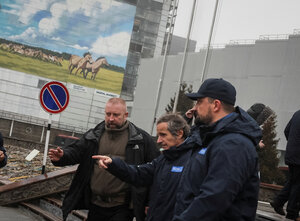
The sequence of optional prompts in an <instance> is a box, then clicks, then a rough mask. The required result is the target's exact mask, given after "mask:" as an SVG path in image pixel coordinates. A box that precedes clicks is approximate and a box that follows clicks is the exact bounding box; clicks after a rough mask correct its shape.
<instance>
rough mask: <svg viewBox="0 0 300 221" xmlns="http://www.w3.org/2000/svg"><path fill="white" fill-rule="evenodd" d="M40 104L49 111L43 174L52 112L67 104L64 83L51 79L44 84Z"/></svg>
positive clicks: (63, 107)
mask: <svg viewBox="0 0 300 221" xmlns="http://www.w3.org/2000/svg"><path fill="white" fill-rule="evenodd" d="M40 104H41V106H42V108H43V109H44V110H45V111H46V112H48V113H49V120H48V127H47V133H46V140H45V149H44V158H43V167H42V174H44V173H45V168H46V160H47V154H48V145H49V138H50V129H51V117H52V114H58V113H60V112H62V111H63V110H65V109H66V107H67V106H68V104H69V92H68V90H67V88H66V87H65V85H63V84H62V83H60V82H57V81H51V82H49V83H47V84H45V85H44V86H43V87H42V89H41V92H40Z"/></svg>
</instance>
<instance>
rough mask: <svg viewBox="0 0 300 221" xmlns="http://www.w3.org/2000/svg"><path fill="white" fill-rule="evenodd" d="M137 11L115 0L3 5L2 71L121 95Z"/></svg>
mask: <svg viewBox="0 0 300 221" xmlns="http://www.w3.org/2000/svg"><path fill="white" fill-rule="evenodd" d="M135 10H136V8H135V6H132V5H129V4H127V3H124V2H122V1H114V0H27V1H24V0H3V1H1V3H0V67H3V68H6V69H11V70H15V71H18V72H24V73H27V74H31V75H35V76H40V77H43V78H47V79H53V80H57V81H64V82H69V83H72V84H76V85H82V86H84V87H89V88H96V89H99V90H103V91H108V92H112V93H116V94H120V92H121V87H122V82H123V76H124V71H125V66H126V60H127V54H128V48H129V42H130V38H131V31H132V27H133V22H134V16H135Z"/></svg>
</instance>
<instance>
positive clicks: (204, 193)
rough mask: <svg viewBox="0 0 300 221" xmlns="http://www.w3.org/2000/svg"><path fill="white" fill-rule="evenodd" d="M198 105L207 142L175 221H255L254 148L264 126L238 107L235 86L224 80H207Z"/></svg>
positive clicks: (191, 168)
mask: <svg viewBox="0 0 300 221" xmlns="http://www.w3.org/2000/svg"><path fill="white" fill-rule="evenodd" d="M187 96H188V97H189V98H191V99H193V100H196V101H197V103H196V104H195V107H194V109H195V110H196V111H197V118H198V119H197V120H198V121H199V122H201V124H200V123H199V124H197V125H196V127H197V129H198V130H199V133H200V136H201V139H202V146H201V149H200V150H199V151H197V152H195V153H194V154H193V156H192V158H191V160H190V163H189V165H188V168H186V169H185V170H184V173H183V174H182V177H181V182H182V183H181V184H180V187H179V188H178V193H177V202H176V207H175V211H174V213H175V216H174V218H173V221H195V220H201V221H218V220H220V221H223V220H227V221H253V220H255V214H256V208H257V201H258V191H259V176H258V157H257V153H256V150H255V146H256V145H257V144H258V142H259V141H260V140H261V137H262V134H261V129H260V128H259V126H258V125H257V123H256V122H255V121H254V120H253V119H252V118H251V117H250V116H249V115H248V114H247V113H246V112H245V111H243V110H242V109H241V108H239V107H236V108H235V107H234V104H235V99H236V90H235V88H234V87H233V85H232V84H231V83H229V82H227V81H225V80H223V79H213V78H212V79H207V80H205V81H204V82H203V84H202V85H201V86H200V89H199V90H198V92H197V93H190V94H187Z"/></svg>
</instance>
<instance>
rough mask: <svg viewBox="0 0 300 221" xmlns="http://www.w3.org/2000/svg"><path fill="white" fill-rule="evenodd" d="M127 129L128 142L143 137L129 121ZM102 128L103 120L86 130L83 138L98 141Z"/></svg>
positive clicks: (103, 125) (103, 126) (103, 127)
mask: <svg viewBox="0 0 300 221" xmlns="http://www.w3.org/2000/svg"><path fill="white" fill-rule="evenodd" d="M128 129H129V139H128V143H129V142H134V141H139V140H142V139H143V136H142V134H141V133H140V132H139V131H138V130H137V128H136V126H135V125H134V124H133V123H131V122H130V121H129V125H128ZM104 130H105V122H104V121H102V122H101V123H99V124H98V125H97V126H96V127H95V128H94V129H91V130H89V131H87V132H86V133H85V138H86V139H87V140H95V141H98V140H99V138H100V136H101V135H102V133H103V131H104Z"/></svg>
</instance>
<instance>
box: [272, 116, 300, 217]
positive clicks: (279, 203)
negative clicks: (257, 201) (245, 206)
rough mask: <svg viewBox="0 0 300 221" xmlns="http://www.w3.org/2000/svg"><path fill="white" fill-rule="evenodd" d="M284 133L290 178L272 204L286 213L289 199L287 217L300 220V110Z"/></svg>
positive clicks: (278, 210) (279, 211) (277, 209)
mask: <svg viewBox="0 0 300 221" xmlns="http://www.w3.org/2000/svg"><path fill="white" fill-rule="evenodd" d="M284 135H285V137H286V139H287V145H286V152H285V164H286V165H288V167H289V179H288V180H287V182H286V184H285V185H284V187H283V189H282V190H281V191H280V193H279V194H278V195H277V196H276V197H275V199H274V200H273V201H272V202H271V206H272V207H273V208H274V210H275V211H276V212H277V213H278V214H280V215H285V212H284V210H283V205H284V204H285V203H286V202H287V201H288V204H287V209H286V210H287V214H286V218H288V219H293V220H300V218H299V217H298V216H299V203H300V110H298V111H296V112H295V113H294V115H293V117H292V118H291V120H290V121H289V122H288V124H287V126H286V127H285V130H284ZM297 218H298V219H297Z"/></svg>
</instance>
